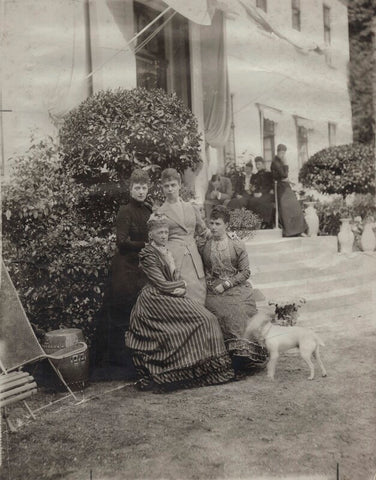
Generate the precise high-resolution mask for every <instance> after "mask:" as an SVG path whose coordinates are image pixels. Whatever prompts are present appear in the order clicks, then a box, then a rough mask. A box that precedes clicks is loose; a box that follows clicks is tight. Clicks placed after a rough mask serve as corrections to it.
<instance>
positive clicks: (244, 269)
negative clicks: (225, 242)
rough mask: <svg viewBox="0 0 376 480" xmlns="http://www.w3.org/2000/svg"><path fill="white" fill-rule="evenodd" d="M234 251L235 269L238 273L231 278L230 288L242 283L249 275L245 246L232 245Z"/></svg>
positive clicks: (240, 244)
mask: <svg viewBox="0 0 376 480" xmlns="http://www.w3.org/2000/svg"><path fill="white" fill-rule="evenodd" d="M234 250H235V253H236V260H237V265H236V268H237V270H238V273H237V274H236V275H234V276H233V277H232V278H231V284H232V286H235V285H240V284H242V283H244V282H245V281H246V280H247V279H248V278H249V276H250V275H251V271H250V268H249V259H248V253H247V251H246V249H245V245H244V244H242V243H239V244H238V245H236V246H235V245H234Z"/></svg>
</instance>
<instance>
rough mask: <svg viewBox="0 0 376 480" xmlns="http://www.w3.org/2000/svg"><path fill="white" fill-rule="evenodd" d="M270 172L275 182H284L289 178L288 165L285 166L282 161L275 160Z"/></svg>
mask: <svg viewBox="0 0 376 480" xmlns="http://www.w3.org/2000/svg"><path fill="white" fill-rule="evenodd" d="M270 171H271V173H272V175H273V179H274V180H283V179H285V178H288V176H289V167H288V165H283V163H282V162H281V161H276V160H273V162H272V164H271V166H270Z"/></svg>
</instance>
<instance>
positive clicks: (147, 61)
mask: <svg viewBox="0 0 376 480" xmlns="http://www.w3.org/2000/svg"><path fill="white" fill-rule="evenodd" d="M159 13H160V12H158V11H157V10H154V9H153V8H150V7H147V6H146V5H143V4H141V3H138V2H134V16H135V28H136V30H137V32H139V31H140V30H142V29H143V28H144V27H146V26H147V25H149V23H150V22H151V21H152V20H153V19H154V18H155V17H156V16H157V15H158V14H159ZM165 20H166V18H165V17H163V18H162V19H160V20H159V21H158V22H156V23H154V24H153V25H152V26H151V27H149V28H148V29H147V30H146V31H145V33H143V34H142V35H141V36H140V37H139V38H138V39H137V45H136V71H137V86H138V87H144V88H147V89H151V88H161V89H163V90H165V91H166V92H176V94H177V95H178V96H179V97H180V98H181V99H182V100H183V102H184V103H185V104H186V105H187V106H188V107H191V74H190V53H189V37H188V21H187V20H186V18H184V17H183V16H181V15H179V14H176V15H174V17H173V18H172V19H171V20H170V21H169V22H168V23H167V24H166V25H164V26H163V27H162V28H161V26H162V24H163V22H164V21H165ZM153 35H154V36H153Z"/></svg>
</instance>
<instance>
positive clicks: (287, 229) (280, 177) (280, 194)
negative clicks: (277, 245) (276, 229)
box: [270, 144, 308, 237]
mask: <svg viewBox="0 0 376 480" xmlns="http://www.w3.org/2000/svg"><path fill="white" fill-rule="evenodd" d="M286 151H287V147H286V146H285V145H282V144H280V145H278V147H277V155H276V156H275V157H274V160H273V161H272V164H271V166H270V171H271V173H272V175H273V179H274V181H276V182H277V199H278V212H279V216H280V220H281V223H282V228H283V236H284V237H298V236H304V233H305V232H306V230H307V228H308V227H307V224H306V221H305V219H304V215H303V212H302V209H301V207H300V204H299V202H298V200H297V198H296V196H295V193H294V192H293V191H292V189H291V186H290V182H289V179H288V176H289V167H288V165H287V163H286V158H285V157H286Z"/></svg>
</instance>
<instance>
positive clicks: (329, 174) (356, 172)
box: [299, 144, 375, 197]
mask: <svg viewBox="0 0 376 480" xmlns="http://www.w3.org/2000/svg"><path fill="white" fill-rule="evenodd" d="M299 181H300V182H301V183H302V184H303V186H305V187H311V188H314V189H316V190H318V191H319V192H321V193H328V194H333V193H339V194H341V195H342V196H344V197H345V196H346V195H348V194H351V193H363V194H367V193H371V194H375V170H374V152H373V149H372V147H370V146H366V145H362V144H349V145H340V146H337V147H330V148H326V149H324V150H321V151H320V152H317V153H315V155H313V156H312V157H311V158H310V159H309V160H308V162H306V163H305V164H304V165H303V166H302V168H301V170H300V172H299Z"/></svg>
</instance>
